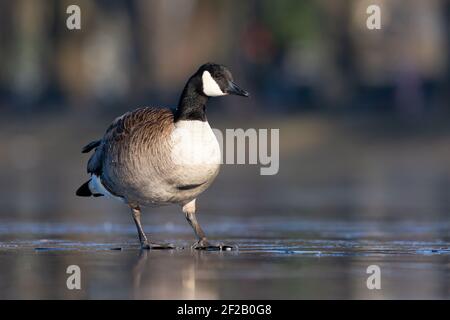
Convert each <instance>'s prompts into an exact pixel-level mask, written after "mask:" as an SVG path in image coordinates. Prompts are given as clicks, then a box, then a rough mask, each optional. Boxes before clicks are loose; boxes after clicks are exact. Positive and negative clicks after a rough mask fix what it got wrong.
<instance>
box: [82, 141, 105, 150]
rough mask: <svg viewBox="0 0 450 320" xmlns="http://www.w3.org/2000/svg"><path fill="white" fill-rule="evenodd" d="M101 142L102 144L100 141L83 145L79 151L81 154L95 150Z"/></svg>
mask: <svg viewBox="0 0 450 320" xmlns="http://www.w3.org/2000/svg"><path fill="white" fill-rule="evenodd" d="M101 142H102V141H101V140H96V141H92V142H91V143H89V144H87V145H85V146H84V147H83V149H81V152H82V153H88V152H89V151H91V150H92V149H94V148H97V147H98V146H99V145H100V143H101Z"/></svg>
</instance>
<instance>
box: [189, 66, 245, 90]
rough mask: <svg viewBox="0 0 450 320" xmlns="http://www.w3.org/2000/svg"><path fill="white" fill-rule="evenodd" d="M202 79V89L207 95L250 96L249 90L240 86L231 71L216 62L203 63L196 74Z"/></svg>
mask: <svg viewBox="0 0 450 320" xmlns="http://www.w3.org/2000/svg"><path fill="white" fill-rule="evenodd" d="M194 76H196V77H198V78H200V79H201V82H200V83H201V88H199V89H201V91H202V93H203V94H204V95H205V96H207V97H220V96H225V95H228V94H234V95H237V96H243V97H248V92H247V91H245V90H242V89H241V88H239V87H238V86H237V85H236V83H234V81H233V76H232V75H231V72H230V71H229V70H228V69H227V68H226V67H224V66H222V65H220V64H215V63H206V64H204V65H202V66H201V67H200V68H199V69H198V71H197V72H196V74H195V75H194Z"/></svg>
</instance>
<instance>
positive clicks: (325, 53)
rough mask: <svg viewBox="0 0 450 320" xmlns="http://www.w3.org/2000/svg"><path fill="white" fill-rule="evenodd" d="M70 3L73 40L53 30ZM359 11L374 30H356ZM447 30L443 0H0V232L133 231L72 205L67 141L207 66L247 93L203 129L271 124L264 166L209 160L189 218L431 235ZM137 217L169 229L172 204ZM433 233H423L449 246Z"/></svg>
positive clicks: (102, 207)
mask: <svg viewBox="0 0 450 320" xmlns="http://www.w3.org/2000/svg"><path fill="white" fill-rule="evenodd" d="M71 4H76V5H78V6H80V8H81V30H68V29H67V27H66V19H67V17H68V16H69V15H68V14H67V13H66V9H67V7H68V6H69V5H71ZM371 4H377V5H379V6H380V7H381V12H382V14H381V25H382V28H381V30H368V29H367V27H366V19H367V17H368V14H367V13H366V9H367V7H368V6H369V5H371ZM449 18H450V1H446V0H427V1H423V0H395V1H394V0H370V1H367V0H333V1H328V0H316V1H312V0H311V1H294V0H280V1H276V2H274V1H269V0H248V1H237V0H232V1H229V0H227V1H206V0H182V1H181V0H171V1H156V0H149V1H147V0H134V1H125V0H123V1H119V0H114V1H110V0H108V1H106V0H85V1H82V0H70V1H65V0H15V1H10V0H0V30H1V32H0V137H1V139H0V224H2V226H3V229H2V230H4V231H1V232H5V233H6V232H7V231H8V232H9V231H11V228H13V226H16V225H15V224H14V223H16V222H24V223H30V224H21V225H20V226H16V227H17V228H18V229H17V230H16V231H15V232H17V233H18V234H21V236H20V237H26V236H24V235H23V234H27V233H28V232H30V233H31V232H32V231H33V230H35V229H33V228H34V227H33V226H36V224H39V225H40V226H42V224H44V226H45V224H46V223H75V224H84V225H93V226H98V225H100V226H104V228H103V227H101V228H100V229H101V230H110V229H111V225H112V226H114V225H116V224H119V225H126V226H129V227H130V228H131V229H130V230H132V229H133V228H134V226H133V225H132V221H131V219H130V215H129V213H128V209H127V208H126V207H125V206H123V205H122V204H120V203H115V202H113V201H106V200H105V199H96V200H95V201H94V200H92V199H84V198H83V199H82V198H76V197H75V190H76V189H77V187H78V186H79V185H81V184H82V183H83V182H84V181H85V180H87V175H86V172H85V165H86V161H87V159H88V157H87V156H86V155H82V154H81V153H80V150H81V147H82V146H84V145H85V144H86V143H88V142H89V141H91V140H94V139H96V138H99V137H101V136H102V134H103V133H104V131H105V130H106V128H107V126H108V125H109V124H110V122H111V121H112V120H113V119H114V118H115V117H117V116H119V115H121V114H122V113H124V112H126V111H128V110H133V109H135V108H137V107H141V106H172V107H175V106H176V105H177V102H178V98H179V95H180V92H181V90H182V88H183V86H184V83H185V81H186V80H187V79H188V77H189V76H190V75H191V74H192V73H194V72H195V71H196V70H197V68H198V67H199V66H200V65H201V64H203V63H205V62H209V61H211V62H217V63H221V64H225V65H227V66H228V67H229V69H230V70H231V71H232V73H233V75H234V78H235V80H236V82H237V83H238V84H239V85H240V86H241V87H243V88H244V89H246V90H248V91H249V92H250V93H251V98H250V99H239V98H236V97H227V98H224V99H212V100H211V101H210V103H209V105H208V119H209V122H210V124H211V126H212V127H214V128H244V129H247V128H279V129H280V171H279V173H278V174H277V175H275V176H260V175H259V166H254V165H253V166H247V165H239V166H238V165H224V166H223V168H222V172H221V174H220V175H219V177H218V179H217V180H216V182H215V183H214V185H213V186H212V187H211V188H210V190H208V191H207V192H206V193H205V194H204V195H202V196H201V197H200V200H199V207H200V208H199V215H200V220H202V219H204V220H208V219H211V221H214V219H215V217H217V216H219V215H220V216H221V217H222V216H227V217H233V218H234V219H235V221H240V222H242V224H244V225H245V224H247V225H248V226H249V228H251V226H252V224H251V223H252V222H255V223H256V221H259V222H260V221H261V220H260V219H272V218H273V219H275V218H276V217H278V216H283V217H285V219H284V220H282V221H281V223H282V224H283V223H284V224H286V225H288V224H289V221H300V222H301V221H316V222H318V223H319V226H320V223H326V221H350V222H352V223H356V222H358V221H369V222H379V221H383V222H386V223H390V222H399V223H400V224H408V223H409V224H408V225H409V226H412V227H416V226H419V225H420V223H422V222H424V221H425V222H431V223H436V224H437V225H440V226H442V225H445V224H446V223H447V224H448V223H449V218H450V216H449V210H450V165H449V163H450V148H449V146H450V126H449V120H450V108H449V92H450V90H449V89H450V87H449V83H450V69H449V49H450V41H449V39H450V37H449V32H450V19H449ZM148 212H149V214H147V215H145V214H144V222H145V224H146V225H147V226H148V227H149V228H152V226H155V224H159V225H163V226H166V229H163V230H164V231H168V230H169V231H168V232H167V233H169V234H170V230H172V229H171V228H172V227H173V224H175V225H183V228H184V225H185V222H184V218H183V217H182V215H181V213H180V212H179V209H178V208H176V207H164V208H160V209H149V210H148ZM155 212H157V214H161V217H160V218H158V219H155V218H152V215H153V214H154V213H155ZM155 214H156V213H155ZM255 216H256V217H258V218H256V220H251V219H253V218H251V217H255ZM372 226H373V227H371V228H372V229H373V228H374V229H375V230H378V231H380V232H382V230H379V229H377V228H378V227H377V226H376V225H372ZM102 228H103V229H102ZM105 228H106V229H105ZM108 228H109V229H108ZM187 228H188V227H187V226H186V229H182V230H184V231H186V230H187V231H186V233H187V232H188V230H189V229H187ZM372 229H371V230H372ZM5 230H6V231H5ZM94 230H97V229H94ZM127 230H128V229H127ZM258 230H259V231H258V232H261V233H260V235H264V234H266V233H265V232H267V230H266V229H264V228H263V229H258ZM427 230H428V229H427ZM436 230H437V231H436ZM436 230H435V229H433V230H432V232H431V233H429V234H427V235H426V236H424V237H425V238H426V239H436V238H439V239H447V240H448V238H449V234H448V230H449V229H443V230H444V231H442V230H441V229H439V228H438V229H436ZM72 231H73V230H72ZM184 231H183V232H184ZM1 232H0V234H1ZM243 232H244V231H243ZM258 232H257V231H255V234H256V235H255V236H257V235H258ZM67 233H69V232H65V231H61V234H67ZM74 233H80V232H79V230H78V231H77V230H75V231H74ZM94 233H95V232H94ZM394 233H395V232H394ZM187 234H189V233H187ZM250 234H251V233H250ZM172 236H173V235H172ZM89 237H90V235H89V232H88V233H87V235H85V236H83V237H82V238H83V239H89ZM130 237H131V235H130ZM133 237H134V236H133ZM163 237H164V235H163ZM175 237H176V236H175ZM406 237H407V236H406ZM419 237H420V236H419ZM446 272H447V274H448V270H447V271H446ZM443 290H444V291H443V292H444V293H445V292H447V293H448V292H449V291H448V290H449V287H448V286H446V287H445V288H444V289H443ZM219 296H220V295H219ZM207 297H208V296H207Z"/></svg>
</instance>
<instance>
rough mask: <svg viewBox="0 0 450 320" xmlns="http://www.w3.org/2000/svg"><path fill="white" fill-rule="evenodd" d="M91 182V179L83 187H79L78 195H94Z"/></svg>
mask: <svg viewBox="0 0 450 320" xmlns="http://www.w3.org/2000/svg"><path fill="white" fill-rule="evenodd" d="M89 182H91V180H90V179H89V180H88V181H87V182H85V183H84V184H83V185H82V186H81V187H79V188H78V190H77V192H76V195H77V196H79V197H90V196H93V194H92V192H91V190H90V189H89Z"/></svg>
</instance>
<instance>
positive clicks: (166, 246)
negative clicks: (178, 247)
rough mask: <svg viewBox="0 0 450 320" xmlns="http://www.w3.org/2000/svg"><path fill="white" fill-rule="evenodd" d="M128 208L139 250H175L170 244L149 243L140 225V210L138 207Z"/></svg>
mask: <svg viewBox="0 0 450 320" xmlns="http://www.w3.org/2000/svg"><path fill="white" fill-rule="evenodd" d="M130 208H131V213H132V215H133V220H134V223H135V224H136V229H137V232H138V236H139V242H140V243H141V249H145V250H150V249H175V247H174V246H172V245H170V244H162V243H155V242H149V241H148V239H147V236H146V235H145V232H144V228H142V224H141V209H140V208H139V206H130Z"/></svg>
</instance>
